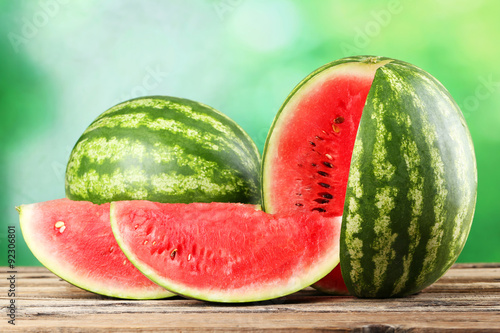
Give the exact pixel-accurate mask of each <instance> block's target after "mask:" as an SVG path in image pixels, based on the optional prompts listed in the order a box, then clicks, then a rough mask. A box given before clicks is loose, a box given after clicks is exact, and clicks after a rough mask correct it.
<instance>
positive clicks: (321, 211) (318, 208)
mask: <svg viewBox="0 0 500 333" xmlns="http://www.w3.org/2000/svg"><path fill="white" fill-rule="evenodd" d="M315 210H316V211H318V212H320V213H324V212H326V210H324V209H323V208H320V207H316V208H313V209H311V211H315Z"/></svg>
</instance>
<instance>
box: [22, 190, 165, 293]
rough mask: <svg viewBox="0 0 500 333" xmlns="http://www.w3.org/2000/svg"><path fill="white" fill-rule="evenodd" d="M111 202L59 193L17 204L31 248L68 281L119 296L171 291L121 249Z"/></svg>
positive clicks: (38, 257)
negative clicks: (112, 223)
mask: <svg viewBox="0 0 500 333" xmlns="http://www.w3.org/2000/svg"><path fill="white" fill-rule="evenodd" d="M109 206H110V205H109V203H107V204H103V205H96V204H93V203H91V202H86V201H72V200H69V199H57V200H52V201H46V202H40V203H35V204H29V205H22V206H20V207H18V208H17V209H18V210H19V219H20V224H21V230H22V233H23V236H24V239H25V241H26V244H27V245H28V247H29V248H30V250H31V252H33V254H34V255H35V257H36V258H37V259H38V260H39V261H40V262H41V263H42V264H43V265H44V266H45V267H47V268H48V269H49V270H51V271H52V272H53V273H54V274H56V275H58V276H59V277H61V278H62V279H64V280H66V281H68V282H69V283H71V284H73V285H75V286H77V287H80V288H82V289H85V290H88V291H91V292H94V293H98V294H102V295H106V296H112V297H119V298H131V299H152V298H164V297H169V296H172V295H173V294H172V293H170V292H169V291H167V290H166V289H164V288H162V287H160V286H158V285H156V284H155V283H153V282H151V280H149V279H148V278H147V277H145V276H144V275H143V274H141V272H139V270H137V268H135V267H134V266H133V265H132V264H131V263H130V262H129V261H128V259H127V258H126V257H125V255H124V254H123V252H122V251H121V250H120V247H119V246H118V244H117V243H116V240H115V238H114V236H113V233H112V231H111V226H110V223H109Z"/></svg>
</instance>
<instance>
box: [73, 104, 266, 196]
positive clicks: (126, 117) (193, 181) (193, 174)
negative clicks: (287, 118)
mask: <svg viewBox="0 0 500 333" xmlns="http://www.w3.org/2000/svg"><path fill="white" fill-rule="evenodd" d="M259 175H260V155H259V152H258V150H257V147H256V146H255V144H254V142H253V141H252V139H251V138H250V137H249V136H248V135H247V134H246V133H245V132H244V131H243V130H242V129H241V128H240V127H239V126H238V125H237V124H236V123H235V122H234V121H232V120H231V119H229V118H228V117H227V116H225V115H223V114H222V113H220V112H218V111H216V110H214V109H213V108H210V107H209V106H206V105H203V104H201V103H197V102H194V101H190V100H187V99H182V98H176V97H165V96H150V97H141V98H136V99H132V100H129V101H126V102H124V103H121V104H118V105H116V106H114V107H112V108H111V109H109V110H107V111H106V112H104V113H103V114H101V115H100V116H99V117H98V118H97V119H96V120H95V121H94V122H93V123H92V124H91V125H90V126H89V127H88V128H87V130H86V131H85V132H84V133H83V135H82V136H81V137H80V139H79V140H78V142H77V143H76V145H75V147H74V148H73V151H72V152H71V156H70V159H69V162H68V165H67V169H66V196H67V197H68V198H69V199H72V200H86V201H92V202H94V203H104V202H111V201H119V200H139V199H144V200H151V201H156V202H171V203H174V202H212V201H219V202H244V203H255V204H256V203H259V202H260V183H259Z"/></svg>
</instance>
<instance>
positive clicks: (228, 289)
mask: <svg viewBox="0 0 500 333" xmlns="http://www.w3.org/2000/svg"><path fill="white" fill-rule="evenodd" d="M110 215H111V226H112V229H113V233H114V234H115V237H116V240H117V241H118V244H119V245H120V247H121V248H122V250H123V252H124V253H125V255H126V256H127V257H128V258H129V260H130V261H131V262H132V263H133V264H134V265H135V266H136V267H137V268H139V270H140V271H141V272H142V273H144V274H145V275H146V276H148V277H149V278H150V279H151V280H153V281H155V282H156V283H158V284H159V285H161V286H163V287H165V288H167V289H169V290H171V291H172V292H174V293H176V294H180V295H184V296H188V297H192V298H196V299H202V300H207V301H215V302H250V301H261V300H268V299H272V298H276V297H280V296H284V295H287V294H290V293H293V292H295V291H298V290H300V289H302V288H304V287H306V286H309V285H311V284H312V283H314V282H316V281H317V280H319V279H320V278H322V277H323V276H324V275H326V274H327V273H328V272H330V271H331V270H332V269H333V268H334V267H335V266H336V265H337V263H338V261H339V233H340V224H341V218H340V217H323V216H321V214H319V213H318V212H316V213H315V212H312V213H311V214H291V215H271V214H267V213H264V212H263V211H261V210H259V209H258V208H257V206H254V205H248V204H235V203H191V204H162V203H155V202H150V201H119V202H113V203H111V213H110Z"/></svg>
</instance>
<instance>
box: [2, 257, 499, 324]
mask: <svg viewBox="0 0 500 333" xmlns="http://www.w3.org/2000/svg"><path fill="white" fill-rule="evenodd" d="M3 271H6V269H3ZM7 288H8V281H7V279H4V278H2V279H1V281H0V290H2V292H1V293H0V302H1V304H2V313H3V314H4V315H3V316H2V317H3V318H2V319H1V321H0V331H1V332H4V331H7V330H8V331H23V332H52V331H54V330H59V331H67V332H88V331H95V332H109V331H114V332H129V331H144V332H158V331H162V332H168V331H207V330H208V331H216V332H219V331H221V332H223V331H252V332H266V331H267V332H268V331H273V332H290V331H300V332H313V331H332V332H333V331H340V332H341V331H357V332H399V331H401V332H403V331H404V332H406V331H412V332H413V331H415V332H420V331H422V332H425V331H450V332H451V331H453V332H463V331H470V332H478V331H484V332H488V331H492V332H493V331H500V264H468V265H465V264H458V265H455V266H454V267H453V268H452V269H450V270H449V271H448V272H447V274H446V275H445V276H443V277H442V278H441V279H440V280H439V281H437V282H436V283H435V284H433V285H432V286H430V287H428V288H426V289H425V290H424V291H422V292H421V293H418V294H416V295H412V296H410V297H406V298H400V299H358V298H354V297H348V296H331V295H325V294H322V293H320V292H318V291H316V290H314V289H312V288H306V289H304V290H302V291H300V292H297V293H295V294H293V295H289V296H286V297H282V298H279V299H276V300H271V301H267V302H254V303H245V304H218V303H209V302H203V301H197V300H190V299H185V298H182V297H179V296H177V297H173V298H169V299H163V300H122V299H114V298H109V297H104V296H100V295H96V294H92V293H90V292H87V291H84V290H81V289H79V288H77V287H74V286H72V285H70V284H68V283H67V282H65V281H63V280H61V279H60V278H58V277H57V276H55V275H54V274H52V273H51V272H49V271H47V270H46V269H45V268H43V267H20V268H18V269H17V273H16V305H17V311H16V325H15V326H12V325H8V323H7V320H8V318H7V317H6V306H5V304H8V302H9V298H8V297H7V293H6V292H3V291H6V290H7Z"/></svg>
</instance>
